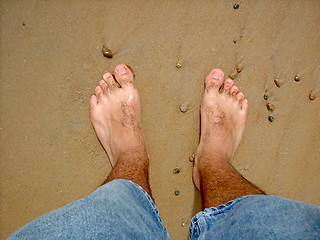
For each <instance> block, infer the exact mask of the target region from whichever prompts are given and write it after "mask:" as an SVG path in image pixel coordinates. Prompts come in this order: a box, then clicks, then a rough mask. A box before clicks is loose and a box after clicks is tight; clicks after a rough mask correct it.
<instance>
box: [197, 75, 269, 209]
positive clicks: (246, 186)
mask: <svg viewBox="0 0 320 240" xmlns="http://www.w3.org/2000/svg"><path fill="white" fill-rule="evenodd" d="M247 114H248V101H247V100H246V99H245V98H244V95H243V93H241V92H239V91H238V88H237V87H236V86H235V85H234V82H233V81H232V80H231V79H227V80H226V81H224V73H223V72H222V71H221V70H220V69H214V70H212V71H211V72H210V73H209V75H208V76H207V78H206V80H205V92H204V96H203V100H202V103H201V136H200V143H199V146H198V149H197V153H196V159H195V163H194V169H193V180H194V184H195V185H196V187H197V188H198V189H200V190H201V195H202V203H203V207H204V208H208V207H215V206H219V205H221V204H224V203H227V202H229V201H231V200H233V199H236V198H238V197H241V196H246V195H252V194H264V192H263V191H262V190H260V189H259V188H258V187H256V186H255V185H253V184H252V183H250V182H249V181H247V180H246V179H245V178H244V177H243V176H241V174H240V173H239V172H237V171H236V170H235V169H234V168H233V166H232V165H231V158H232V156H233V155H234V153H235V151H236V149H237V147H238V146H239V144H240V141H241V139H242V134H243V131H244V129H245V124H246V118H247Z"/></svg>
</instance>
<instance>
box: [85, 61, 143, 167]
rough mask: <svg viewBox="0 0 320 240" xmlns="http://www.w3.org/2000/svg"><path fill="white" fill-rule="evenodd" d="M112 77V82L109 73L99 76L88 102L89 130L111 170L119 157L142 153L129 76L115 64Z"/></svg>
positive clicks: (137, 111)
mask: <svg viewBox="0 0 320 240" xmlns="http://www.w3.org/2000/svg"><path fill="white" fill-rule="evenodd" d="M114 74H115V78H116V80H115V79H114V78H113V76H112V75H111V74H110V73H105V74H104V75H103V79H102V80H101V81H100V84H99V86H97V87H96V89H95V95H93V96H92V97H91V99H90V108H91V121H92V124H93V127H94V129H95V131H96V134H97V136H98V138H99V140H100V142H101V144H102V146H103V148H104V149H105V150H106V152H107V154H108V156H109V159H110V162H111V165H112V166H113V167H114V166H115V165H116V163H117V160H118V159H119V158H120V157H121V156H122V155H128V154H130V153H140V152H141V153H142V154H146V147H145V140H144V136H143V132H142V127H141V116H140V97H139V94H138V91H137V89H136V87H135V85H134V78H133V74H132V72H131V71H130V69H129V68H128V67H127V66H126V65H124V64H120V65H118V66H117V67H116V68H115V71H114ZM117 83H118V84H119V85H120V87H119V86H118V84H117Z"/></svg>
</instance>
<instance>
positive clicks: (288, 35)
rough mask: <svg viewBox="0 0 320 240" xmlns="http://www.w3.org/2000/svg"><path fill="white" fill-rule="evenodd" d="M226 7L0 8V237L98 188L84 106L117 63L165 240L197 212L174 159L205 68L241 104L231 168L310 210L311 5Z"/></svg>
mask: <svg viewBox="0 0 320 240" xmlns="http://www.w3.org/2000/svg"><path fill="white" fill-rule="evenodd" d="M234 3H236V2H235V1H195V0H194V1H170V0H168V1H120V0H117V1H76V0H74V1H40V0H39V1H26V0H25V1H11V0H6V1H3V0H1V6H0V13H1V29H0V30H1V33H0V34H1V35H0V38H1V39H0V41H1V43H0V44H1V50H0V61H1V81H0V104H1V105H0V134H1V138H0V147H1V149H0V150H1V152H0V154H1V165H0V174H1V179H0V180H1V190H0V238H1V239H4V238H5V237H7V236H8V235H9V234H11V233H12V232H13V231H14V230H16V229H18V228H20V227H21V226H23V225H24V224H26V223H28V222H29V221H31V220H32V219H34V218H36V217H38V216H40V215H42V214H45V213H47V212H49V211H51V210H54V209H56V208H58V207H61V206H63V205H65V204H67V203H70V202H72V201H75V200H77V199H79V198H82V197H84V196H86V195H88V194H90V193H91V192H93V191H94V190H95V189H96V188H97V187H98V186H99V185H100V184H101V183H102V182H103V181H104V180H105V178H106V176H107V175H108V173H109V172H110V170H111V167H110V164H109V162H108V158H107V156H106V153H105V152H104V150H103V149H102V147H101V145H100V144H99V142H98V140H97V138H96V135H95V133H94V131H93V128H92V126H91V123H90V119H89V98H90V96H91V95H92V94H93V92H94V88H95V87H96V85H97V84H98V82H99V80H100V79H101V76H102V74H103V73H104V72H106V71H113V69H114V67H115V66H116V65H117V64H119V63H124V64H127V65H129V66H130V67H131V68H132V69H133V71H134V73H135V75H136V85H137V88H138V90H139V92H140V95H141V100H142V119H143V128H144V132H145V136H146V141H147V147H148V152H149V155H150V184H151V188H152V192H153V196H154V199H155V201H156V204H157V206H158V209H159V211H160V214H161V216H162V218H163V221H164V224H165V226H166V227H167V229H168V231H169V233H170V235H171V238H172V239H187V237H188V223H189V222H190V219H191V218H192V216H193V215H194V214H195V213H196V212H197V211H199V210H200V209H201V199H200V194H199V192H198V191H197V190H196V189H195V188H194V186H193V184H192V178H191V172H192V163H190V162H189V161H188V159H189V156H190V155H192V154H193V153H194V152H195V150H196V148H197V144H198V139H199V105H200V101H201V98H202V94H203V80H204V78H205V76H206V75H207V74H208V72H209V71H210V70H211V69H212V68H214V67H218V68H221V69H222V70H224V71H225V73H226V75H229V74H232V75H233V77H235V82H236V84H237V85H238V86H239V87H240V89H241V91H243V92H244V93H245V95H246V97H247V98H248V100H249V104H250V109H249V116H248V122H247V128H246V131H245V134H244V138H243V141H242V143H241V144H240V147H239V149H238V151H237V152H236V155H235V156H234V158H233V161H232V163H233V165H234V166H235V168H236V169H237V170H238V171H240V172H241V173H242V174H243V175H244V176H245V177H246V178H247V179H248V180H250V181H252V182H253V183H254V184H256V185H258V186H259V187H260V188H262V189H263V190H264V191H266V192H267V193H268V194H276V195H280V196H283V197H287V198H291V199H297V200H301V201H305V202H308V203H313V204H318V205H319V204H320V191H319V190H320V189H319V182H320V101H319V100H320V41H319V39H320V30H319V23H320V15H319V12H320V1H318V0H314V1H302V0H298V1H278V0H273V1H270V0H266V1H261V0H251V1H246V0H243V1H242V2H241V3H240V7H239V9H237V10H235V9H233V4H234ZM234 41H235V42H236V43H234ZM103 45H106V46H108V47H109V48H110V49H111V50H112V51H113V52H114V57H113V58H112V59H107V58H105V57H104V56H103V55H102V53H101V48H102V46H103ZM177 62H180V63H181V66H182V67H181V68H176V63H177ZM238 65H241V66H242V67H243V70H242V72H241V73H239V74H235V68H236V67H237V66H238ZM296 75H298V76H299V77H300V81H299V82H296V81H294V77H295V76H296ZM274 79H278V81H279V84H280V85H279V86H280V88H279V87H277V86H276V85H275V83H274ZM311 92H312V93H313V94H315V95H316V96H317V98H316V99H315V100H313V101H311V100H309V94H310V93H311ZM265 93H268V95H269V100H267V101H266V100H264V99H263V96H264V94H265ZM269 101H270V102H271V103H272V104H274V111H273V112H269V111H268V110H267V108H266V103H268V102H269ZM181 105H184V106H186V107H188V111H187V112H186V113H182V112H180V110H179V107H180V106H181ZM269 115H273V116H274V117H275V120H274V121H273V122H272V123H271V122H269V121H268V116H269ZM176 167H179V168H180V169H181V172H180V173H179V174H173V170H174V169H175V168H176ZM176 190H179V191H180V195H179V196H175V194H174V192H175V191H176Z"/></svg>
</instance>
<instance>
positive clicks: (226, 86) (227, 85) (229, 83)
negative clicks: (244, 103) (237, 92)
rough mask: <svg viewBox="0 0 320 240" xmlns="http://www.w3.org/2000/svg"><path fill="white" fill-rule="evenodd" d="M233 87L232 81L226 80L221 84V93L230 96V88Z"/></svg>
mask: <svg viewBox="0 0 320 240" xmlns="http://www.w3.org/2000/svg"><path fill="white" fill-rule="evenodd" d="M232 86H233V81H232V80H231V79H230V78H228V79H227V80H226V81H225V82H224V84H223V92H224V93H225V94H227V95H231V88H232Z"/></svg>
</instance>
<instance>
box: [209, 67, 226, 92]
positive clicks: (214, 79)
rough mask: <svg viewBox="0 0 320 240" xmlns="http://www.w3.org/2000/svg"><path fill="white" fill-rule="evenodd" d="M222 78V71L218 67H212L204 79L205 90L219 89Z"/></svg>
mask: <svg viewBox="0 0 320 240" xmlns="http://www.w3.org/2000/svg"><path fill="white" fill-rule="evenodd" d="M223 79H224V73H223V71H222V70H220V69H213V70H212V71H211V72H210V73H209V74H208V76H207V78H206V81H205V88H206V91H208V92H212V91H219V89H220V87H221V86H222V83H223Z"/></svg>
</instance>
